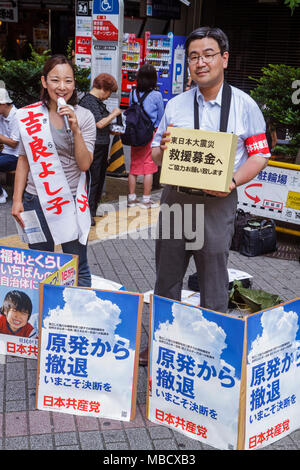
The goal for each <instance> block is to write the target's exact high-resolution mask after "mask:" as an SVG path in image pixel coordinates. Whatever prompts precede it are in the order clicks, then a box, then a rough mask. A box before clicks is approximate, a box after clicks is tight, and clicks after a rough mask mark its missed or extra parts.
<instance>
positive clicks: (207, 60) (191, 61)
mask: <svg viewBox="0 0 300 470" xmlns="http://www.w3.org/2000/svg"><path fill="white" fill-rule="evenodd" d="M217 54H221V51H219V52H216V53H215V54H204V55H198V54H192V55H190V56H189V57H188V63H189V64H191V65H196V64H197V63H198V62H199V59H202V62H205V63H206V64H210V63H211V62H212V61H213V60H214V57H215V55H217Z"/></svg>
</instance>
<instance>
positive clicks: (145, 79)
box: [128, 64, 164, 209]
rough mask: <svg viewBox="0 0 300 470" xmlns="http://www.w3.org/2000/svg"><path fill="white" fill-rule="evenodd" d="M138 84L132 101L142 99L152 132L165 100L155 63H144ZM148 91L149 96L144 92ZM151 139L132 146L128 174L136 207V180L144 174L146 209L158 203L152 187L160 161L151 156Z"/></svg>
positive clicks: (130, 204)
mask: <svg viewBox="0 0 300 470" xmlns="http://www.w3.org/2000/svg"><path fill="white" fill-rule="evenodd" d="M136 78H137V86H136V88H134V89H133V90H132V91H131V93H130V97H129V105H131V104H132V103H133V102H138V101H140V99H143V102H142V106H143V108H144V111H145V112H146V113H147V115H148V116H149V118H150V119H151V121H152V124H153V136H154V134H155V131H156V129H157V127H158V125H159V123H160V120H161V118H162V116H163V113H164V104H163V99H162V95H161V93H160V92H159V91H157V90H155V87H156V83H157V73H156V70H155V67H153V65H150V64H144V65H142V66H141V67H140V69H139V71H138V73H137V77H136ZM145 94H146V97H144V95H145ZM151 142H152V140H150V142H148V143H147V144H145V145H141V146H138V147H131V164H130V170H129V175H128V187H129V194H128V207H133V206H135V205H137V204H138V203H139V200H138V198H137V196H136V193H135V190H136V180H137V176H138V175H144V193H143V199H142V201H141V203H140V204H139V205H140V207H142V208H143V209H151V207H157V206H158V204H156V203H154V202H153V201H152V199H151V189H152V183H153V174H154V173H156V171H157V170H158V167H157V165H156V164H155V163H154V162H153V160H152V158H151Z"/></svg>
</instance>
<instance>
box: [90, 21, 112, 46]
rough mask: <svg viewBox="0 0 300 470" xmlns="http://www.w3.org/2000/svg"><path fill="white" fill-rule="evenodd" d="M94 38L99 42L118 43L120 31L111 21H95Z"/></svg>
mask: <svg viewBox="0 0 300 470" xmlns="http://www.w3.org/2000/svg"><path fill="white" fill-rule="evenodd" d="M93 36H94V37H95V38H96V39H98V41H117V40H118V30H117V28H116V27H115V25H113V24H112V22H111V21H109V20H104V19H100V20H94V21H93Z"/></svg>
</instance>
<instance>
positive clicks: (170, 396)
mask: <svg viewBox="0 0 300 470" xmlns="http://www.w3.org/2000/svg"><path fill="white" fill-rule="evenodd" d="M151 302H152V304H151V307H152V308H151V315H150V321H151V336H150V338H149V342H150V348H149V349H150V357H149V364H150V365H149V372H148V395H147V415H148V419H150V421H152V422H154V423H156V424H162V425H164V426H167V427H169V428H171V429H173V430H176V431H178V432H180V433H182V434H185V435H186V436H189V437H191V438H193V439H197V440H199V441H201V442H204V443H206V444H208V445H211V446H213V447H215V448H218V449H222V450H223V449H224V450H226V449H237V450H258V449H259V448H263V447H265V446H267V445H270V444H272V443H274V442H276V441H277V440H279V439H281V438H283V437H286V436H288V435H289V434H290V433H291V432H293V431H295V430H296V429H299V427H300V405H299V397H298V393H299V392H298V390H299V385H300V368H299V365H300V328H299V326H300V298H299V299H295V300H291V301H288V302H285V303H283V304H280V305H276V306H275V307H272V308H269V309H266V310H262V311H261V312H257V313H254V314H251V315H249V316H243V317H241V318H237V317H232V316H230V315H224V314H220V313H217V312H212V311H209V310H206V309H201V308H198V307H195V306H193V305H187V304H184V303H181V302H174V301H171V300H169V299H164V298H162V297H157V296H153V298H152V300H151Z"/></svg>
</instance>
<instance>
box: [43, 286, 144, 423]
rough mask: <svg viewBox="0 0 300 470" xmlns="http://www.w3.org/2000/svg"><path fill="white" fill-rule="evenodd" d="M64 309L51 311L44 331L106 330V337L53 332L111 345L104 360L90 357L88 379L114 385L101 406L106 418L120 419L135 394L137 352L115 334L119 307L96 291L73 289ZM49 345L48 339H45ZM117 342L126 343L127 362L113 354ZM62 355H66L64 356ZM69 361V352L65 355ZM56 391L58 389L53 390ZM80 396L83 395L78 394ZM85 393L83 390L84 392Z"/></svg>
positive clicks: (65, 294)
mask: <svg viewBox="0 0 300 470" xmlns="http://www.w3.org/2000/svg"><path fill="white" fill-rule="evenodd" d="M63 299H64V302H65V303H64V305H63V306H57V307H56V308H54V309H49V311H48V312H47V317H46V318H45V319H44V325H43V326H44V328H45V329H48V328H49V329H51V324H60V325H64V326H67V325H68V326H69V325H72V326H73V327H76V326H78V327H85V328H93V329H94V328H97V329H101V331H102V330H104V332H105V333H106V334H105V335H104V334H103V335H101V336H99V335H97V334H96V335H95V334H92V332H85V331H83V332H80V329H79V330H78V332H76V331H69V330H68V329H67V328H66V329H65V330H62V329H59V330H56V329H51V332H58V333H64V334H66V333H68V334H69V335H77V336H85V337H86V338H88V340H89V344H92V343H93V342H94V341H95V339H96V337H100V338H101V340H102V342H104V343H105V342H108V343H109V344H110V348H111V349H110V350H105V353H104V354H103V355H102V357H97V356H91V355H89V356H88V367H87V371H88V377H87V380H89V381H90V382H93V381H94V382H101V383H102V384H104V383H108V384H111V387H112V392H111V393H109V392H107V393H102V395H101V406H102V410H103V412H104V415H105V409H109V410H110V411H109V412H108V413H107V415H109V416H114V414H115V415H116V416H118V415H120V414H121V413H122V412H123V410H126V409H128V406H129V404H130V401H131V394H132V382H131V381H132V377H133V366H134V354H135V351H134V350H133V349H130V347H129V340H128V339H127V338H122V337H120V336H119V335H117V334H116V333H115V331H116V328H117V326H118V325H119V324H120V322H121V319H120V314H121V310H120V308H119V306H118V305H117V304H116V303H113V302H111V301H110V300H103V299H101V298H99V297H98V296H97V294H96V292H95V291H93V290H88V289H70V288H65V289H64V291H63ZM45 341H47V338H45ZM117 341H122V342H123V343H125V345H124V347H125V348H127V349H128V352H129V356H128V358H127V359H125V360H116V354H114V353H113V348H114V345H115V343H116V342H117ZM62 354H63V353H62ZM65 356H66V357H67V358H68V356H69V354H68V351H67V353H65ZM52 387H53V390H54V391H55V390H57V389H55V387H54V386H52ZM77 392H78V394H79V395H80V391H77ZM81 393H83V395H84V393H86V392H84V390H83V391H82V392H81Z"/></svg>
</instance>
